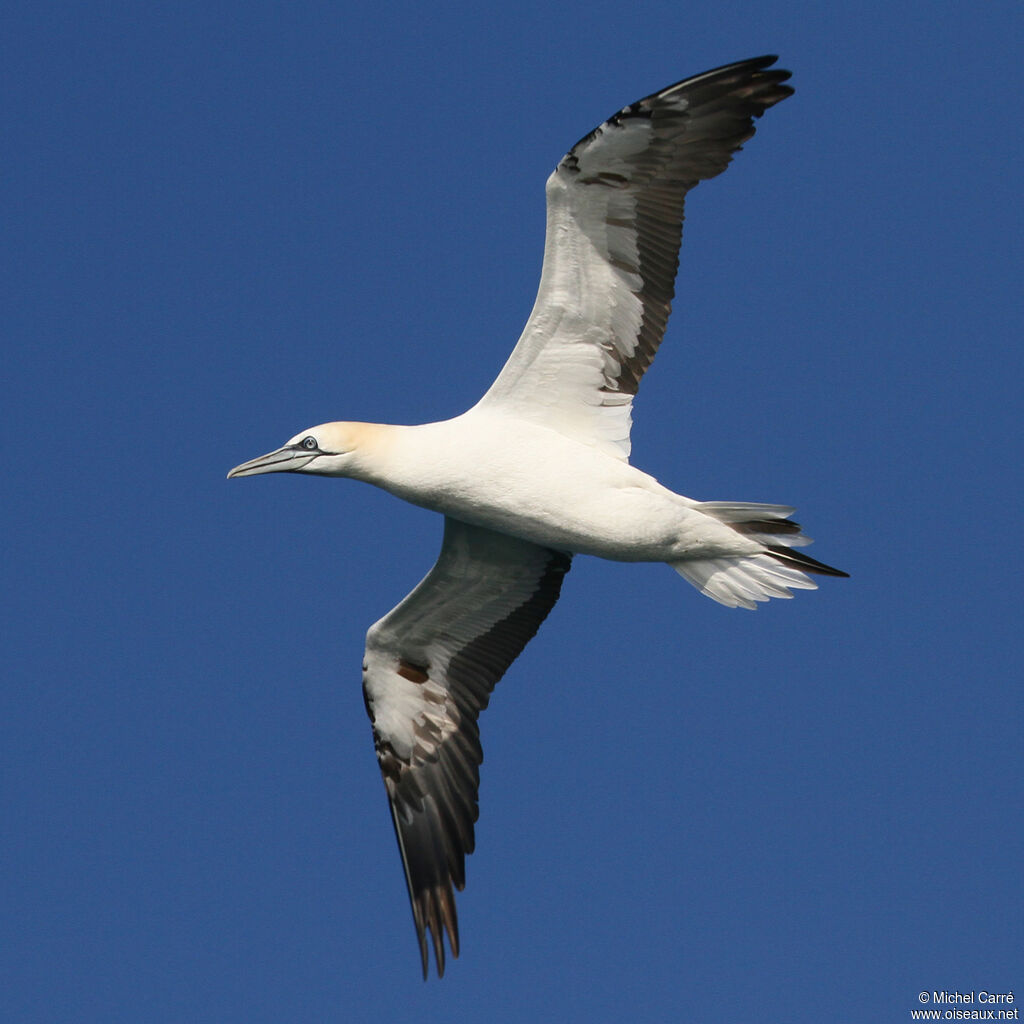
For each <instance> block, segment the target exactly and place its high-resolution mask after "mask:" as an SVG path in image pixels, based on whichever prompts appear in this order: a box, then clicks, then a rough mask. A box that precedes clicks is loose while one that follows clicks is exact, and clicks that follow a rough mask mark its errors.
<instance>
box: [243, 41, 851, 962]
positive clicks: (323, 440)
mask: <svg viewBox="0 0 1024 1024" xmlns="http://www.w3.org/2000/svg"><path fill="white" fill-rule="evenodd" d="M774 61H775V58H774V57H761V58H755V59H753V60H748V61H743V62H740V63H738V64H732V65H728V66H726V67H723V68H718V69H716V70H714V71H709V72H706V73H705V74H703V75H698V76H696V77H695V78H691V79H688V80H686V81H684V82H680V83H679V84H677V85H674V86H671V87H669V88H667V89H664V90H662V91H661V92H658V93H655V94H654V95H653V96H649V97H647V98H646V99H643V100H640V101H638V102H637V103H634V104H632V105H631V106H629V107H626V108H625V109H624V110H621V111H619V113H617V114H615V115H614V116H613V117H611V118H609V120H608V121H606V122H605V123H604V124H602V125H601V126H600V127H598V128H597V129H595V130H594V131H593V132H591V133H590V135H588V136H586V137H585V138H584V139H582V140H581V141H580V142H578V143H577V144H576V145H575V146H574V147H573V148H572V149H571V150H570V151H569V153H568V154H566V156H565V157H564V158H563V159H562V161H561V162H560V163H559V165H558V167H557V168H556V169H555V171H554V173H553V174H552V175H551V177H550V178H549V179H548V183H547V204H548V217H547V237H546V242H545V247H544V265H543V270H542V273H541V282H540V289H539V291H538V294H537V301H536V303H535V305H534V308H533V312H532V313H531V315H530V318H529V321H528V322H527V324H526V328H525V329H524V331H523V334H522V337H521V338H520V339H519V342H518V344H517V345H516V347H515V349H514V350H513V352H512V354H511V356H510V357H509V360H508V362H507V363H506V364H505V367H504V369H503V370H502V371H501V373H500V374H499V375H498V377H497V379H496V380H495V382H494V384H493V385H492V386H491V387H490V389H489V390H488V391H487V393H486V394H485V395H484V396H483V398H482V399H481V400H480V401H479V402H478V403H477V404H476V405H475V406H474V407H473V408H472V409H470V410H469V411H468V412H465V413H463V414H462V415H461V416H457V417H455V418H454V419H450V420H446V421H443V422H440V423H428V424H423V425H420V426H388V425H384V424H366V423H345V422H339V423H327V424H323V425H321V426H318V427H313V428H311V429H309V430H305V431H303V432H302V433H301V434H297V435H296V436H295V437H293V438H292V439H291V440H290V441H289V442H288V443H287V444H286V445H285V446H284V447H283V448H280V449H278V450H277V451H274V452H271V453H270V454H269V455H265V456H262V457H260V458H258V459H254V460H252V461H251V462H247V463H245V464H244V465H241V466H238V467H237V468H235V469H233V470H232V471H231V473H230V474H229V476H254V475H257V474H260V473H271V472H302V473H319V474H326V475H333V476H350V477H353V478H356V479H360V480H365V481H367V482H369V483H372V484H375V485H377V486H379V487H382V488H384V489H385V490H388V491H390V492H391V493H392V494H395V495H397V496H398V497H400V498H403V499H405V500H406V501H410V502H413V503H414V504H417V505H421V506H423V507H424V508H428V509H432V510H434V511H436V512H440V513H442V514H443V515H444V516H445V532H444V541H443V544H442V547H441V554H440V556H439V558H438V560H437V563H436V565H435V566H434V568H433V569H432V570H431V571H430V573H429V574H428V575H427V577H426V578H425V579H424V580H423V581H422V582H421V583H420V584H419V586H417V587H416V589H415V590H413V592H412V593H411V594H410V595H409V596H408V597H406V598H405V600H404V601H402V602H401V603H400V604H399V605H398V606H397V607H396V608H395V609H393V610H392V611H391V612H389V613H388V614H387V615H386V616H385V617H384V618H383V619H381V620H380V621H379V622H377V623H376V624H374V625H373V626H372V627H371V628H370V631H369V633H368V634H367V641H366V656H365V661H364V665H363V689H364V694H365V697H366V706H367V711H368V713H369V715H370V718H371V720H372V722H373V731H374V741H375V745H376V750H377V757H378V759H379V762H380V767H381V772H382V774H383V777H384V783H385V787H386V789H387V793H388V799H389V803H390V807H391V812H392V818H393V821H394V824H395V834H396V837H397V839H398V844H399V849H400V851H401V855H402V863H403V867H404V869H405V875H406V881H407V883H408V886H409V894H410V898H411V901H412V909H413V917H414V919H415V923H416V930H417V935H418V938H419V944H420V952H421V958H422V963H423V972H424V976H426V973H427V967H428V953H427V950H428V945H427V935H428V933H429V935H430V938H431V940H432V944H433V947H434V952H435V959H436V962H437V969H438V973H439V974H443V973H444V961H445V955H444V944H443V934H444V933H445V932H447V934H448V940H449V945H450V947H451V950H452V952H453V953H454V954H455V955H456V956H457V955H458V949H459V940H458V927H457V920H456V913H455V898H454V889H461V888H462V887H463V885H464V883H465V855H466V854H467V853H471V852H472V850H473V843H474V837H473V824H474V822H475V821H476V818H477V788H478V782H479V774H478V769H479V764H480V761H481V758H482V754H481V749H480V740H479V732H478V728H477V718H478V716H479V713H480V711H481V710H482V709H483V708H484V707H486V705H487V702H488V699H489V697H490V693H491V691H492V689H493V688H494V685H495V683H496V682H497V681H498V679H500V678H501V676H502V675H503V673H504V672H505V670H506V669H507V668H508V666H509V665H510V664H511V663H512V661H513V660H514V659H515V658H516V656H517V655H518V654H519V652H520V651H521V650H522V649H523V647H524V646H525V645H526V643H527V642H528V641H529V640H530V638H531V637H532V636H533V635H534V633H535V632H536V631H537V628H538V627H539V626H540V624H541V622H542V621H543V620H544V618H545V617H546V616H547V614H548V612H549V611H550V610H551V607H552V606H553V605H554V603H555V601H556V600H557V599H558V595H559V591H560V588H561V584H562V579H563V577H564V576H565V573H566V572H568V570H569V566H570V560H571V558H572V556H573V555H574V554H589V555H597V556H599V557H602V558H609V559H615V560H619V561H630V562H666V563H668V564H669V565H671V566H672V567H673V568H674V569H675V570H676V571H677V572H678V573H679V574H680V575H682V576H683V577H684V578H685V579H687V580H689V581H690V582H691V583H692V584H693V585H694V586H695V587H697V588H698V590H700V591H701V593H703V594H706V595H707V596H708V597H711V598H713V599H714V600H715V601H718V602H720V603H721V604H724V605H727V606H729V607H744V608H754V607H755V606H756V603H757V602H759V601H766V600H768V599H769V598H772V597H791V596H792V595H791V593H790V590H791V589H807V588H813V587H814V586H815V584H814V583H813V582H812V581H811V580H810V579H809V578H808V576H807V575H806V573H807V572H812V573H819V574H826V575H834V576H844V575H846V574H845V573H842V572H840V571H839V570H836V569H832V568H830V567H829V566H826V565H824V564H822V563H821V562H817V561H815V560H814V559H812V558H809V557H808V556H807V555H804V554H802V553H800V552H798V551H796V550H794V549H795V548H797V547H799V546H802V545H804V544H808V543H810V542H809V540H808V538H806V537H805V536H804V535H803V534H802V533H801V532H800V528H799V526H797V525H796V524H795V523H794V522H792V520H790V518H789V516H790V515H791V514H792V512H793V509H791V508H789V507H787V506H782V505H760V504H751V503H748V502H699V501H694V500H693V499H691V498H686V497H683V496H682V495H680V494H676V493H674V492H673V491H671V490H669V489H668V488H666V487H664V486H662V485H661V484H660V483H658V481H657V480H655V479H654V478H653V477H651V476H649V475H648V474H646V473H644V472H642V471H641V470H639V469H636V468H635V467H633V466H631V465H630V464H629V461H628V459H629V454H630V444H629V430H630V416H631V407H632V399H633V395H634V394H635V393H636V390H637V386H638V384H639V381H640V378H641V377H642V376H643V374H644V372H645V370H646V369H647V367H648V366H649V365H650V362H651V360H652V359H653V358H654V355H655V352H656V351H657V347H658V345H659V344H660V342H661V339H662V336H663V334H664V330H665V324H666V321H667V319H668V315H669V311H670V304H671V299H672V295H673V287H674V280H675V273H676V268H677V265H678V251H679V242H680V235H681V227H682V217H683V201H684V198H685V195H686V193H687V192H688V191H689V189H691V188H692V187H693V186H694V185H696V184H697V183H698V182H699V181H702V180H704V179H705V178H709V177H713V176H714V175H716V174H719V173H720V172H721V171H723V170H724V169H725V168H726V166H727V165H728V163H729V161H730V159H731V158H732V154H733V153H734V152H735V151H736V150H737V149H738V148H739V147H740V145H741V144H742V143H743V142H744V141H746V140H747V139H748V138H749V137H750V136H751V135H752V134H753V131H754V128H753V119H754V118H756V117H759V116H760V115H761V114H762V113H763V112H764V110H766V109H767V108H768V107H770V106H772V105H774V104H775V103H777V102H779V101H780V100H782V99H784V98H785V97H786V96H788V95H789V94H790V93H791V92H792V90H791V89H790V88H789V86H787V85H784V84H783V83H784V82H785V81H786V79H788V77H789V73H788V72H786V71H781V70H772V69H770V66H771V65H772V64H773V63H774Z"/></svg>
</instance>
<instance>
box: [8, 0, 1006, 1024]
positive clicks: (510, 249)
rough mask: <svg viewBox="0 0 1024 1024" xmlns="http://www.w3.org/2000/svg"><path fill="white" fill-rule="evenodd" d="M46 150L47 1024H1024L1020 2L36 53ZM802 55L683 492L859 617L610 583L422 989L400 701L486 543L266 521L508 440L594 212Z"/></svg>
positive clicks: (497, 808)
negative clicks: (383, 764)
mask: <svg viewBox="0 0 1024 1024" xmlns="http://www.w3.org/2000/svg"><path fill="white" fill-rule="evenodd" d="M22 6H23V9H22V10H21V11H18V12H15V13H9V14H8V15H7V16H6V17H5V28H4V32H3V33H2V42H0V48H2V50H3V53H2V54H0V78H2V89H0V93H2V95H3V96H4V101H3V104H2V112H0V120H2V122H3V125H2V128H3V137H4V138H5V146H4V151H5V152H4V157H3V160H2V164H3V167H2V171H0V180H2V183H3V184H2V188H0V205H2V221H3V223H4V225H5V229H4V246H3V267H2V268H0V270H2V273H0V291H2V293H3V295H2V298H3V308H4V311H5V312H4V317H3V324H4V328H3V330H4V336H5V355H4V360H3V363H4V373H3V377H4V398H3V424H4V445H5V451H6V467H5V478H6V484H5V488H4V501H3V511H2V515H3V525H4V533H5V536H6V537H7V539H8V542H7V544H6V545H5V549H6V553H5V571H4V576H5V580H6V583H7V586H6V587H5V588H4V589H5V594H4V604H5V608H4V612H3V618H4V623H5V627H6V628H5V631H4V632H5V635H6V640H5V643H4V648H5V655H6V657H5V664H6V667H5V673H4V674H5V684H4V686H3V688H2V691H0V692H2V705H3V706H2V708H0V731H2V736H0V759H2V765H3V775H2V787H3V818H2V820H3V827H2V832H0V837H2V838H0V842H2V847H3V849H2V851H0V856H2V863H3V865H4V867H3V871H2V873H0V875H2V877H0V891H2V893H3V899H2V906H3V908H4V909H3V913H2V917H0V950H2V952H0V965H2V970H3V972H4V974H3V977H0V1016H2V1017H3V1019H5V1020H10V1021H18V1022H33V1024H34V1022H44V1021H46V1022H49V1021H53V1022H58V1021H60V1022H64V1021H76V1022H78V1021H90V1022H91V1021H103V1022H120V1021H124V1022H133V1024H135V1022H139V1021H146V1022H164V1021H167V1022H179V1021H189V1022H192V1021H196V1022H200V1021H202V1022H205V1021H210V1022H214V1021H216V1022H225V1021H239V1022H263V1021H267V1022H271V1021H273V1022H277V1021H300V1020H302V1021H305V1020H309V1021H329V1020H339V1021H362V1020H367V1021H369V1020H377V1021H380V1020H386V1021H404V1020H415V1021H417V1022H419V1024H429V1022H433V1021H446V1022H447V1021H451V1020H462V1021H495V1022H506V1021H507V1022H517V1021H527V1020H530V1021H535V1020H538V1019H543V1020H559V1021H584V1020H586V1021H621V1020H626V1019H628V1020H637V1021H664V1020H694V1021H711V1022H714V1021H726V1020H729V1021H734V1020H743V1021H765V1022H773V1024H778V1022H804V1021H807V1022H811V1021H814V1022H820V1021H823V1020H824V1021H830V1020H835V1021H852V1022H860V1021H865V1022H875V1021H888V1020H892V1021H897V1020H906V1019H909V1012H910V1010H911V1009H912V1008H915V1007H917V1006H918V1005H919V1004H918V1002H917V994H918V992H920V991H921V990H935V989H960V990H972V989H973V990H982V989H986V990H988V991H995V992H1005V991H1007V990H1014V991H1015V992H1018V993H1019V992H1022V991H1024V956H1022V949H1024V906H1022V884H1021V864H1022V863H1024V828H1022V820H1024V817H1022V810H1024V792H1022V783H1021V779H1022V770H1024V743H1022V730H1024V714H1022V710H1024V699H1022V694H1021V683H1020V668H1019V664H1020V656H1019V652H1020V639H1019V637H1020V625H1019V595H1018V591H1019V583H1020V568H1021V557H1020V552H1019V544H1018V543H1017V541H1016V537H1017V536H1018V533H1019V529H1020V526H1019V519H1020V506H1021V498H1022V493H1021V484H1020V463H1021V453H1020V446H1019V440H1018V439H1019V435H1020V422H1021V418H1020V381H1021V359H1020V354H1019V352H1020V349H1019V344H1020V337H1021V329H1022V326H1024V324H1022V319H1024V317H1022V303H1021V280H1022V270H1024V268H1022V243H1021V238H1022V227H1024V225H1022V212H1021V203H1020V168H1021V163H1022V158H1024V138H1022V128H1021V114H1020V91H1019V81H1020V70H1019V69H1020V60H1019V52H1020V43H1021V39H1022V27H1024V24H1022V22H1024V19H1022V16H1021V12H1020V8H1019V5H1017V4H1010V3H1001V2H998V0H996V2H991V3H986V4H984V5H980V6H973V7H972V6H971V5H967V4H962V5H943V6H941V7H940V6H939V5H935V4H927V3H909V2H899V0H898V2H895V3H886V4H878V3H865V4H858V5H825V4H820V3H800V2H785V0H783V2H780V3H777V4H771V5H766V4H761V3H757V4H755V3H738V2H737V3H730V2H723V3H717V4H714V5H702V6H701V7H699V8H698V7H697V6H696V5H681V4H678V3H662V2H644V0H641V2H639V3H634V4H630V5H626V6H623V5H621V4H615V5H613V4H610V3H599V2H598V3H587V4H581V3H577V2H575V0H567V2H566V3H561V4H550V3H533V2H527V3H522V4H518V5H515V6H514V7H513V6H511V5H499V6H498V7H497V8H494V9H488V8H487V7H486V6H485V5H479V4H472V5H469V4H448V5H444V6H443V7H440V8H436V9H435V8H431V7H429V6H427V5H420V4H417V5H411V4H393V5H375V6H372V7H371V6H369V5H367V6H366V7H360V8H353V7H351V6H350V5H346V4H337V3H303V2H298V3H292V4H273V5H271V4H264V3H251V2H248V3H240V2H237V0H226V2H223V3H216V4H210V3H203V4H198V3H183V4H174V5H172V4H125V3H103V4H100V3H86V4H76V5H73V4H66V3H62V4H46V3H40V4H35V5H32V6H31V8H28V7H27V5H22ZM765 52H777V53H779V54H780V55H781V63H782V65H783V66H785V67H788V68H790V69H791V70H792V71H793V75H794V77H793V84H794V86H795V87H796V90H797V92H796V95H795V97H793V98H792V99H790V100H788V101H787V102H786V103H784V104H783V105H781V106H780V107H778V108H777V109H774V110H772V111H771V112H769V114H768V115H767V116H766V117H765V118H764V119H763V121H762V122H761V124H760V128H759V132H758V135H757V137H756V138H755V139H753V140H752V141H751V142H750V143H749V144H748V146H747V147H746V149H745V151H744V152H743V153H742V154H741V155H740V156H739V157H738V159H737V160H736V162H735V163H734V164H733V166H732V167H731V168H730V169H729V171H728V172H727V173H726V174H725V175H723V176H722V177H721V178H719V179H716V180H715V181H713V182H710V183H707V184H705V185H702V186H701V187H700V188H699V189H698V190H697V191H696V192H695V193H693V194H692V195H691V197H690V201H689V203H688V206H687V223H686V230H685V234H684V240H683V252H682V266H681V271H680V276H679V280H678V287H677V299H676V302H675V312H674V315H673V320H672V323H671V325H670V328H669V334H668V336H667V339H666V342H665V345H664V346H663V348H662V351H661V353H660V355H659V357H658V360H657V362H656V363H655V365H654V367H653V369H652V371H651V373H650V374H649V376H648V377H647V378H646V379H645V381H644V385H643V388H642V389H641V393H640V396H639V400H638V402H637V407H636V415H635V427H634V435H633V437H634V448H633V452H634V462H635V463H636V464H637V465H639V466H641V467H642V468H644V469H646V470H648V471H649V472H652V473H654V474H655V475H656V476H658V477H659V479H661V480H662V481H663V482H664V483H666V484H668V485H669V486H671V487H673V488H674V489H676V490H679V491H681V492H683V493H686V494H689V495H692V496H694V497H697V498H702V499H741V500H761V501H777V502H785V503H791V504H794V505H797V506H798V507H799V510H800V512H799V519H800V521H801V522H802V523H803V524H804V526H805V527H806V529H807V531H808V532H809V534H810V535H811V536H814V537H815V538H817V543H816V544H815V546H814V547H813V548H812V549H811V553H812V554H814V555H816V556H817V557H819V558H821V559H824V560H825V561H827V562H829V563H831V564H834V565H838V566H840V567H842V568H844V569H847V570H848V571H849V572H850V573H851V574H852V578H851V579H850V580H824V581H823V583H822V587H821V589H820V590H819V591H817V592H815V593H801V594H798V595H797V597H796V599H795V600H793V601H791V602H780V601H777V602H772V604H771V605H770V606H767V607H762V608H760V609H759V610H758V611H757V612H756V613H754V614H750V613H746V612H739V611H734V612H730V611H727V610H726V609H723V608H721V607H719V606H717V605H715V604H713V603H712V602H710V601H707V600H704V599H702V598H700V596H699V595H698V594H696V593H695V592H694V591H693V589H692V588H691V587H689V586H687V585H686V584H685V583H684V582H683V581H681V580H680V579H679V578H678V577H677V576H676V575H675V573H673V572H672V571H671V570H669V569H668V568H665V567H659V566H626V565H612V564H605V563H600V562H597V561H595V560H592V559H585V558H580V559H578V560H577V563H576V565H575V567H574V568H573V571H572V573H571V575H570V576H569V578H568V580H567V583H566V587H565V589H564V591H563V597H562V600H561V602H560V603H559V605H558V606H557V607H556V609H555V610H554V612H553V613H552V615H551V618H550V619H549V621H548V623H547V624H546V625H545V626H544V628H543V629H542V630H541V632H540V634H539V635H538V636H537V638H536V640H535V641H534V642H533V643H532V644H531V645H530V646H529V648H528V649H527V651H526V652H525V653H524V655H523V656H522V657H521V658H520V659H519V660H518V662H516V664H515V665H514V666H513V668H512V669H511V670H510V672H509V673H508V675H507V676H506V678H505V679H504V681H503V682H502V683H501V684H500V686H499V688H498V690H497V691H496V694H495V697H494V700H493V701H492V704H491V707H490V709H489V710H488V711H487V712H486V713H485V715H484V717H483V719H482V731H483V739H484V746H485V755H486V760H485V763H484V765H483V770H482V772H483V775H482V790H481V818H480V822H479V825H478V831H477V839H478V843H477V852H476V854H474V856H473V857H472V858H471V860H470V861H469V865H468V883H469V884H468V888H467V890H466V892H465V893H464V894H463V895H462V896H461V898H460V901H459V913H460V924H461V932H462V939H463V954H462V957H461V958H460V960H459V961H457V962H455V963H454V964H452V965H451V967H450V970H449V972H448V975H447V976H446V977H445V979H444V980H443V981H442V982H440V983H438V982H437V981H436V980H432V981H431V982H430V983H429V984H426V985H424V983H423V982H422V980H421V978H420V973H419V964H418V955H417V951H416V945H415V938H414V934H413V929H412V924H411V920H410V915H409V909H408V904H407V898H406V893H405V890H404V885H403V879H402V876H401V869H400V865H399V860H398V855H397V851H396V849H395V847H394V839H393V836H392V831H391V825H390V822H389V818H388V812H387V807H386V801H385V797H384V792H383V788H382V786H381V783H380V778H379V774H378V771H377V767H376V763H375V759H374V757H373V750H372V743H371V739H370V731H369V725H368V722H367V721H366V718H365V715H364V712H363V707H362V698H361V694H360V678H359V667H360V659H361V654H362V645H363V637H364V634H365V630H366V628H367V626H368V625H369V624H370V623H371V622H372V621H373V620H374V619H376V618H377V617H379V616H380V615H381V614H383V613H384V612H386V611H387V610H388V609H389V608H391V607H392V605H394V604H395V603H396V602H397V601H398V599H399V598H401V597H402V596H403V595H404V594H405V593H406V592H407V591H408V590H409V589H410V588H411V586H412V585H413V584H414V583H415V582H416V581H417V580H418V579H419V578H420V576H421V575H422V574H423V573H424V572H425V571H426V570H427V568H428V567H429V566H430V565H431V564H432V562H433V559H434V556H435V554H436V551H437V547H438V545H439V542H440V522H439V520H438V519H437V517H435V516H433V515H431V514H429V513H426V512H423V511H420V510H417V509H414V508H411V507H407V506H403V505H402V504H400V503H399V502H397V501H396V500H394V499H392V498H390V497H389V496H387V495H385V494H383V493H377V492H375V491H374V490H372V489H371V488H367V487H364V486H361V485H356V484H353V483H350V482H346V481H333V480H322V479H316V478H302V477H294V476H282V477H266V478H261V479H259V480H254V481H249V480H243V481H232V482H231V483H228V482H226V481H225V479H224V474H225V473H226V471H227V470H228V469H229V468H230V467H231V466H234V465H236V464H237V463H239V462H241V461H243V460H245V459H248V458H251V457H253V456H255V455H258V454H260V453H261V452H264V451H267V450H269V449H271V448H274V447H276V446H277V445H279V444H281V443H283V442H284V441H285V440H286V439H287V438H288V437H290V436H291V435H292V434H293V433H295V432H296V431H298V430H301V429H302V428H303V427H305V426H308V425H310V424H313V423H318V422H321V421H324V420H329V419H336V418H344V419H368V420H381V421H385V422H421V421H427V420H432V419H439V418H444V417H447V416H450V415H453V414H456V413H458V412H461V411H462V410H464V409H465V408H467V407H468V406H469V405H471V404H472V403H473V402H474V401H475V400H476V398H477V397H478V396H479V394H480V393H481V391H482V390H483V389H484V388H485V387H486V385H487V384H488V382H489V381H490V380H491V379H492V378H493V376H494V375H495V373H496V372H497V371H498V369H499V368H500V366H501V365H502V363H503V361H504V359H505V357H506V355H507V353H508V351H509V350H510V348H511V346H512V344H513V343H514V341H515V339H516V337H517V336H518V332H519V330H520V328H521V326H522V323H523V322H524V320H525V318H526V315H527V313H528V311H529V309H530V306H531V304H532V301H533V295H534V290H535V287H536V282H537V278H538V273H539V267H540V255H541V245H542V234H543V222H544V221H543V218H544V211H543V183H544V180H545V178H546V176H547V174H548V173H549V172H550V170H551V168H552V167H553V166H554V164H555V163H556V162H557V160H558V159H559V158H560V157H561V156H562V154H563V153H564V152H565V150H566V149H567V148H568V146H570V145H571V144H572V143H573V142H575V141H576V139H578V138H579V137H580V136H581V135H583V134H585V133H586V132H587V131H589V130H590V129H591V128H593V127H594V126H595V125H596V124H597V123H598V122H599V121H601V120H602V119H603V118H604V117H606V116H607V115H608V114H610V113H612V112H613V111H615V110H617V109H618V108H619V107H621V106H623V105H624V104H626V103H628V102H631V101H632V100H635V99H637V98H638V97H640V96H642V95H645V94H647V93H649V92H651V91H653V90H655V89H657V88H659V87H661V86H663V85H666V84H668V83H669V82H672V81H674V80H677V79H679V78H681V77H684V76H686V75H688V74H692V73H696V72H698V71H701V70H704V69H706V68H709V67H713V66H716V65H718V64H722V63H725V62H727V61H730V60H736V59H740V58H744V57H749V56H754V55H758V54H761V53H765Z"/></svg>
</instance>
